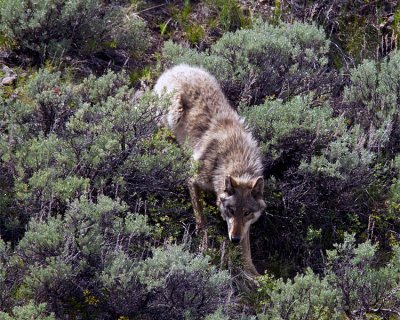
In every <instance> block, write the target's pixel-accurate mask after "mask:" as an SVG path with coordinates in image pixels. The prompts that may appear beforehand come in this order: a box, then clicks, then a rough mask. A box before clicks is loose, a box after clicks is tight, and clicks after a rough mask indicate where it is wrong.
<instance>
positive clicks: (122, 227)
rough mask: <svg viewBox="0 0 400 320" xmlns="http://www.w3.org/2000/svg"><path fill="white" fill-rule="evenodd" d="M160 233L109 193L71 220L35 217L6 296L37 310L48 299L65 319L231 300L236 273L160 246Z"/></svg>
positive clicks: (6, 282)
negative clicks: (156, 242) (232, 277)
mask: <svg viewBox="0 0 400 320" xmlns="http://www.w3.org/2000/svg"><path fill="white" fill-rule="evenodd" d="M154 231H155V230H154V228H153V227H151V226H149V225H148V224H147V221H146V218H145V216H141V215H138V214H136V213H130V212H128V211H127V206H126V205H125V204H123V203H120V202H118V201H113V200H111V199H110V198H108V197H105V196H99V197H98V199H97V203H93V202H92V201H89V200H87V199H85V198H84V197H82V198H81V199H80V200H75V201H74V202H72V203H71V204H70V205H69V208H68V209H67V211H66V213H65V216H64V217H61V216H58V217H55V218H49V219H47V221H38V220H36V219H35V218H32V219H31V222H30V223H29V226H28V230H27V232H26V234H25V236H24V237H23V238H22V240H21V241H20V242H19V244H18V246H17V247H16V250H15V253H14V256H13V258H12V259H9V261H8V263H7V265H4V266H3V265H2V269H0V270H1V273H0V286H1V287H2V288H3V287H4V289H5V290H4V292H5V294H7V292H8V293H10V292H11V291H12V290H11V289H13V288H14V290H16V292H17V294H16V295H15V294H13V295H12V296H11V297H4V298H6V299H9V300H12V301H13V302H14V304H17V303H20V301H30V300H32V301H34V302H35V304H38V305H39V307H38V308H39V309H37V310H38V311H37V312H39V310H40V312H44V310H45V309H44V305H42V304H41V303H46V305H47V307H46V310H48V311H51V312H54V314H55V315H56V316H57V317H58V318H65V317H68V316H70V315H75V316H76V315H80V316H86V315H87V314H89V313H90V314H91V315H92V317H96V318H98V319H105V318H109V317H110V316H112V315H114V316H117V317H118V316H126V317H134V316H137V315H138V314H142V315H143V316H146V315H147V316H150V317H151V318H154V319H156V318H157V319H171V318H174V319H183V317H184V315H185V314H191V316H193V317H194V318H198V317H200V316H201V317H203V316H206V315H207V314H209V313H212V312H214V311H215V310H216V309H217V308H218V307H220V306H222V305H224V303H225V302H226V301H227V299H228V298H229V297H230V295H231V293H230V290H229V283H230V278H229V276H228V274H227V273H226V272H220V271H217V270H216V269H215V268H214V267H211V266H210V263H209V258H208V257H204V256H200V255H198V256H196V255H194V254H191V253H189V252H188V251H187V249H186V248H184V247H183V246H177V245H170V246H166V247H159V248H156V247H154V246H153V241H154V240H151V237H152V238H153V239H154V236H155V235H154V233H153V232H154ZM1 244H2V247H1V248H0V250H1V251H0V253H1V254H3V253H4V250H5V246H4V243H1ZM1 258H2V259H1V260H0V262H2V261H3V260H4V259H5V257H2V256H1ZM3 267H4V268H3ZM10 284H12V287H10ZM0 297H2V296H0ZM2 298H3V297H2ZM230 299H231V301H233V300H232V298H230ZM0 302H1V303H2V304H1V307H2V309H3V310H5V309H11V305H12V303H11V304H10V302H7V303H6V301H5V300H0ZM32 308H33V307H32ZM35 310H36V309H35ZM26 312H27V311H26ZM30 312H33V311H30ZM13 313H14V314H16V312H15V311H13ZM7 319H8V318H7Z"/></svg>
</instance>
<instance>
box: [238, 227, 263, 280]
mask: <svg viewBox="0 0 400 320" xmlns="http://www.w3.org/2000/svg"><path fill="white" fill-rule="evenodd" d="M240 245H241V247H242V262H243V266H244V271H245V273H246V274H247V275H249V276H250V277H257V276H259V275H260V274H259V273H258V271H257V269H256V267H255V266H254V264H253V260H252V258H251V248H250V231H247V233H246V235H245V237H244V238H243V240H242V241H241V242H240Z"/></svg>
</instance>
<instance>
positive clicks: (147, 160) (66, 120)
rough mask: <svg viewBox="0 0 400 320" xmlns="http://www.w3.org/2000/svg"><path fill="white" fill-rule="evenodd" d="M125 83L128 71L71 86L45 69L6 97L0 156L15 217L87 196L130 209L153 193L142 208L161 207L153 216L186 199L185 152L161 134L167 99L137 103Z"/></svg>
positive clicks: (59, 208) (50, 211)
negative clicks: (115, 201)
mask: <svg viewBox="0 0 400 320" xmlns="http://www.w3.org/2000/svg"><path fill="white" fill-rule="evenodd" d="M127 84H128V78H127V76H126V75H125V74H123V73H121V74H119V75H117V74H115V73H113V72H109V73H107V74H105V75H103V76H102V77H99V78H96V77H94V76H90V77H88V78H87V79H84V80H83V81H82V83H80V84H73V83H71V82H69V81H67V80H65V79H62V78H61V76H60V73H58V72H56V73H51V72H49V71H47V70H40V71H39V72H38V73H35V74H34V75H33V76H32V78H31V79H30V80H29V81H28V82H27V83H26V85H25V86H23V87H20V88H18V94H17V95H16V96H15V97H11V98H9V99H7V101H6V102H5V103H4V105H3V106H2V114H3V115H4V118H3V120H2V121H3V122H2V127H3V128H4V131H3V132H2V134H1V136H0V141H1V142H0V155H1V159H2V164H3V167H4V171H5V172H6V173H7V174H8V175H9V178H10V180H11V181H8V183H9V184H8V186H7V188H8V189H10V188H11V189H12V190H13V194H14V197H15V199H14V201H11V202H10V203H9V204H8V206H9V207H8V208H9V209H8V210H9V211H8V212H9V213H8V215H9V216H10V220H12V218H13V219H15V218H17V221H18V219H19V221H20V222H19V223H20V224H21V223H22V224H23V223H26V222H27V221H28V220H29V218H30V217H31V216H38V217H42V218H43V217H47V216H49V215H54V214H57V213H63V212H64V210H65V206H66V204H67V203H68V202H69V201H73V200H74V199H77V198H79V197H80V196H81V195H84V194H85V195H92V196H94V197H95V195H97V194H101V193H104V194H107V195H110V196H113V197H121V198H123V199H124V200H125V201H126V202H127V203H128V204H129V205H132V207H134V206H135V205H137V202H138V201H141V199H145V198H150V196H151V199H152V200H151V201H149V202H147V206H148V207H142V208H141V209H142V210H149V209H151V208H157V210H155V212H154V214H155V216H158V215H159V213H160V212H161V213H160V214H162V211H163V210H162V203H168V202H170V201H172V200H173V201H177V202H178V203H179V201H181V199H182V195H183V194H184V191H185V190H186V189H185V186H186V178H187V176H188V175H189V174H190V171H191V168H190V163H189V162H188V161H187V159H188V153H187V152H185V151H184V150H183V149H182V148H179V147H178V146H177V145H176V144H173V143H171V142H170V140H171V139H170V138H169V137H168V135H169V133H168V132H165V131H160V130H159V129H158V125H157V122H158V121H159V118H160V116H161V114H162V112H161V111H157V110H156V108H158V106H160V110H162V108H163V105H164V104H165V103H166V101H159V100H158V99H157V98H156V97H154V96H153V95H151V94H149V93H145V94H143V95H142V97H141V98H137V97H136V96H135V94H136V93H135V91H134V90H133V89H131V88H129V87H128V86H127ZM5 187H6V186H5ZM155 190H158V191H157V192H155ZM176 195H179V196H178V197H176ZM153 205H154V207H153ZM169 205H170V204H169ZM179 210H185V208H183V209H182V208H181V209H178V208H177V212H178V213H179V212H181V211H179ZM6 211H7V210H6ZM170 227H171V228H173V226H172V225H171V226H170Z"/></svg>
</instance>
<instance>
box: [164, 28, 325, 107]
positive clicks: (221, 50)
mask: <svg viewBox="0 0 400 320" xmlns="http://www.w3.org/2000/svg"><path fill="white" fill-rule="evenodd" d="M328 49H329V41H328V40H326V37H325V34H324V32H323V31H322V30H321V29H318V28H317V27H315V26H312V25H306V24H301V23H295V24H282V25H280V26H273V25H269V24H266V23H262V22H261V21H257V22H256V23H255V24H254V26H253V28H252V29H243V30H238V31H236V32H234V33H231V32H227V33H225V34H224V35H223V36H222V37H221V38H220V39H219V40H218V41H217V42H216V43H215V44H213V45H212V46H211V48H210V50H209V51H207V52H197V51H195V50H191V49H186V48H184V47H182V46H181V45H178V44H174V43H172V42H167V43H166V44H165V46H164V49H163V57H164V59H165V61H166V64H167V65H168V66H170V65H172V64H178V63H187V64H190V65H199V66H202V67H204V68H205V69H207V70H208V71H210V72H211V73H212V74H214V75H215V76H216V77H217V78H218V79H219V80H220V81H222V84H223V88H224V90H225V92H226V93H227V95H228V96H229V97H231V98H232V99H233V100H235V101H236V100H238V101H241V102H244V103H246V104H248V103H254V102H260V101H263V99H265V98H266V97H268V96H276V97H281V98H284V99H287V98H289V97H292V96H294V95H297V94H300V93H303V92H308V91H312V90H314V91H317V92H318V93H319V94H322V93H323V92H325V90H327V89H328V87H329V81H330V80H329V77H330V75H329V74H328V73H327V72H326V70H327V62H328V61H327V58H326V54H327V52H328Z"/></svg>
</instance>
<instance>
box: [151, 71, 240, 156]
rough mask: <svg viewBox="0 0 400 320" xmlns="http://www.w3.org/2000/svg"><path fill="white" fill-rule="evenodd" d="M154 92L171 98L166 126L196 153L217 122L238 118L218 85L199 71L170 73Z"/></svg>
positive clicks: (210, 76) (214, 80)
mask: <svg viewBox="0 0 400 320" xmlns="http://www.w3.org/2000/svg"><path fill="white" fill-rule="evenodd" d="M154 91H155V92H156V93H158V94H159V95H162V94H164V93H168V94H170V98H171V105H170V108H169V110H168V113H167V117H166V124H167V125H168V127H169V128H170V129H171V130H172V131H173V132H174V134H175V135H176V137H177V140H178V142H179V143H184V142H188V143H189V145H190V146H191V147H192V148H193V149H195V148H196V145H197V143H198V141H199V139H201V137H202V136H203V134H204V133H205V132H206V131H207V130H208V129H209V126H210V124H211V122H212V121H214V120H215V119H216V118H218V117H219V116H221V115H222V114H225V116H226V114H227V115H229V116H233V117H237V115H236V112H235V111H234V110H233V109H232V108H231V107H230V105H229V103H228V101H227V100H226V98H225V95H224V94H223V92H222V90H221V87H220V86H219V84H218V81H217V80H216V79H215V78H214V77H213V76H212V75H211V74H209V73H208V72H207V71H205V70H203V69H200V68H198V67H191V66H188V65H186V64H181V65H178V66H175V67H173V68H171V69H169V70H167V71H166V72H165V73H163V74H162V75H161V77H160V78H159V79H158V81H157V83H156V85H155V87H154Z"/></svg>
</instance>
